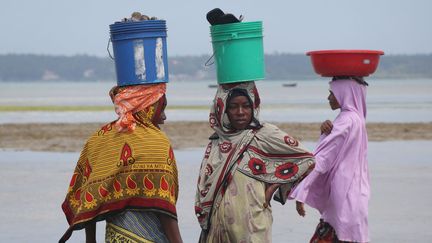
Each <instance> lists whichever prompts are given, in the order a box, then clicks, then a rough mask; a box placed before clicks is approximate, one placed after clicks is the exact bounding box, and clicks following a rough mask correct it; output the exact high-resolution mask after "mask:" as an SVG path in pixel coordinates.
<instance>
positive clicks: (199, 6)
mask: <svg viewBox="0 0 432 243" xmlns="http://www.w3.org/2000/svg"><path fill="white" fill-rule="evenodd" d="M215 7H219V8H221V9H222V10H224V11H225V12H231V13H233V14H235V15H236V16H239V15H240V14H243V15H244V16H245V19H244V21H257V20H262V21H263V25H264V48H265V52H266V53H275V52H280V53H305V52H307V51H310V50H320V49H377V50H383V51H384V52H385V53H386V54H419V53H428V54H430V53H432V14H431V13H430V12H431V11H432V1H431V0H297V1H292V0H182V1H181V0H180V1H179V0H170V1H168V0H153V1H144V0H72V1H64V0H37V1H31V0H27V1H24V0H13V1H2V3H1V4H0V30H1V31H2V33H1V35H0V36H1V40H0V54H8V53H25V54H47V55H75V54H88V55H96V56H101V57H104V56H107V51H106V46H107V42H108V39H109V25H110V24H112V23H114V22H115V21H117V20H120V19H121V18H123V17H128V16H129V15H130V14H131V13H132V12H134V11H139V12H142V13H145V14H147V15H150V16H157V17H159V18H162V19H165V20H167V27H168V55H169V56H176V55H199V54H210V53H211V43H210V34H209V32H210V31H209V24H208V22H207V20H206V19H205V15H206V13H207V12H208V11H209V10H211V9H213V8H215Z"/></svg>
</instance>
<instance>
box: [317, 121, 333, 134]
mask: <svg viewBox="0 0 432 243" xmlns="http://www.w3.org/2000/svg"><path fill="white" fill-rule="evenodd" d="M332 129H333V123H332V122H331V121H330V120H326V121H324V122H323V123H322V124H321V127H320V130H321V134H325V135H329V134H330V133H331V131H332Z"/></svg>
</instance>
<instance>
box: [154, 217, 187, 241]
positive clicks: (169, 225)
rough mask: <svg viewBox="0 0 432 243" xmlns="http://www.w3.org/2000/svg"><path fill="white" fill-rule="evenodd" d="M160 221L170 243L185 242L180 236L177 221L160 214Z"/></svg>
mask: <svg viewBox="0 0 432 243" xmlns="http://www.w3.org/2000/svg"><path fill="white" fill-rule="evenodd" d="M157 215H158V218H159V221H160V222H161V224H162V228H163V230H164V232H165V235H166V236H167V238H168V240H169V242H170V243H182V242H183V240H182V238H181V235H180V230H179V227H178V223H177V220H175V219H173V218H172V217H170V216H168V215H165V214H162V213H158V214H157Z"/></svg>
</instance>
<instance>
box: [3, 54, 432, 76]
mask: <svg viewBox="0 0 432 243" xmlns="http://www.w3.org/2000/svg"><path fill="white" fill-rule="evenodd" d="M212 62H213V60H212V58H210V56H208V55H201V56H173V57H169V65H168V70H169V73H170V79H171V80H211V79H215V78H216V72H215V64H211V63H212ZM206 63H207V65H206ZM209 64H210V65H209ZM265 66H266V79H269V80H304V79H314V78H317V76H316V74H315V72H314V71H313V69H312V66H311V63H310V60H309V57H308V56H305V55H303V54H269V55H265ZM373 78H381V79H385V78H388V79H406V78H425V79H432V54H424V55H384V56H382V57H381V61H380V65H379V67H378V70H377V72H376V73H375V74H374V75H373ZM115 79H116V77H115V66H114V61H113V60H111V59H110V58H109V57H95V56H87V55H77V56H47V55H33V54H26V55H24V54H7V55H0V81H39V80H59V81H110V80H115Z"/></svg>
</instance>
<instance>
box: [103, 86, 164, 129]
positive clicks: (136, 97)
mask: <svg viewBox="0 0 432 243" xmlns="http://www.w3.org/2000/svg"><path fill="white" fill-rule="evenodd" d="M165 92H166V84H165V83H159V84H146V85H134V86H128V87H124V88H123V87H122V88H120V91H119V92H118V93H117V94H116V95H115V96H114V97H113V94H112V92H110V96H111V99H112V100H113V103H114V107H115V112H116V113H117V115H118V116H119V118H118V120H117V121H116V123H115V126H116V127H117V129H118V131H119V132H130V131H133V130H134V129H135V126H136V120H135V118H134V116H133V114H135V113H137V112H139V111H141V110H144V109H145V108H147V107H149V106H151V105H152V104H154V103H156V102H157V101H158V100H159V99H160V98H161V97H162V96H163V95H164V94H165Z"/></svg>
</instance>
